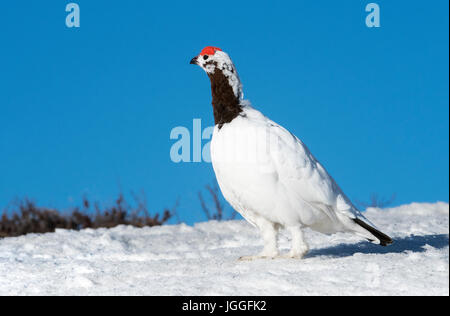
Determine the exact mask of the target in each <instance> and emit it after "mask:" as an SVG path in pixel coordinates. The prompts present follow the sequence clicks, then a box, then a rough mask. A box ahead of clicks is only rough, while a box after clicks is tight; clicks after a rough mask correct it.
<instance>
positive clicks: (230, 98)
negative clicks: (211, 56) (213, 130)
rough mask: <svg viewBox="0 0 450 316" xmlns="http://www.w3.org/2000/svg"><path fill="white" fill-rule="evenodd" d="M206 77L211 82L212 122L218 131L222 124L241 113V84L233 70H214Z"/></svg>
mask: <svg viewBox="0 0 450 316" xmlns="http://www.w3.org/2000/svg"><path fill="white" fill-rule="evenodd" d="M233 68H234V67H233ZM208 76H209V79H210V80H211V93H212V105H213V112H214V122H215V124H216V125H218V127H219V129H220V128H221V127H222V126H223V124H226V123H229V122H231V121H232V120H233V119H235V118H236V117H237V116H238V115H239V114H240V113H241V112H242V106H241V98H242V90H241V89H242V88H241V83H240V81H239V77H238V75H237V73H236V71H235V70H234V69H233V70H232V71H229V70H225V71H222V70H221V69H219V68H216V69H215V71H214V72H212V73H208Z"/></svg>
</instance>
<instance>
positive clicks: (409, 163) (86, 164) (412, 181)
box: [0, 0, 449, 223]
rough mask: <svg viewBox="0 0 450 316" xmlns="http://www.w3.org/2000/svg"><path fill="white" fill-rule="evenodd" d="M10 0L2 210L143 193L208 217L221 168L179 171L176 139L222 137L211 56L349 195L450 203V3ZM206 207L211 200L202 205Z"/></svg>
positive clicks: (188, 215) (3, 37)
mask: <svg viewBox="0 0 450 316" xmlns="http://www.w3.org/2000/svg"><path fill="white" fill-rule="evenodd" d="M74 2H76V3H78V4H79V6H80V8H81V27H80V28H72V29H69V28H67V27H66V26H65V18H66V15H67V13H66V12H65V5H66V4H67V3H69V1H45V2H42V1H25V2H23V1H22V2H17V1H9V2H7V3H4V4H3V5H2V10H1V11H0V110H1V111H0V209H2V208H3V207H4V206H6V205H8V203H9V202H11V201H12V200H13V199H14V198H16V197H25V196H27V197H30V198H33V199H35V200H36V201H37V202H38V203H39V204H41V205H46V206H52V207H58V208H62V209H68V208H70V207H71V206H74V205H78V204H80V199H81V197H82V196H83V195H87V196H88V197H90V198H91V199H93V200H98V201H101V202H102V203H105V204H108V203H111V202H112V201H113V200H114V198H115V197H116V195H117V193H118V192H119V191H120V190H122V191H123V192H125V193H129V192H131V191H134V192H141V191H144V192H145V194H146V196H147V200H148V204H149V207H150V209H151V210H152V211H160V210H162V208H163V207H166V206H167V207H170V206H172V205H173V204H175V201H176V199H177V198H179V199H180V207H179V210H178V213H179V216H180V218H181V219H182V220H184V221H187V222H188V223H192V222H194V221H198V220H203V219H204V217H203V213H202V211H201V208H200V203H199V201H198V198H197V192H198V191H199V190H202V189H203V188H204V186H205V185H206V184H210V183H213V181H214V173H213V170H212V166H211V164H209V163H180V164H175V163H173V162H172V161H171V160H170V155H169V152H170V147H171V146H172V145H173V143H174V141H173V140H170V138H169V135H170V131H171V130H172V128H174V127H176V126H185V127H187V128H189V129H190V130H191V131H192V121H193V119H194V118H200V119H201V120H202V124H203V127H206V126H210V125H212V124H213V117H212V109H211V104H210V101H211V96H210V90H209V81H208V78H207V76H206V75H205V74H204V73H203V72H202V71H201V70H200V69H199V68H196V67H194V66H192V65H189V61H190V59H191V58H192V57H194V56H195V55H196V54H198V53H199V52H200V50H201V49H202V48H203V47H204V46H208V45H214V46H218V47H221V48H222V49H223V50H225V51H226V52H228V53H229V54H230V56H231V57H232V59H233V60H234V62H235V64H236V66H237V69H238V71H239V74H240V77H241V80H242V81H243V84H244V92H245V95H246V97H247V98H248V99H250V100H251V102H252V103H253V105H254V106H255V107H256V108H258V109H259V110H261V111H262V112H263V113H265V114H266V115H267V116H269V117H270V118H271V119H273V120H275V121H276V122H278V123H280V124H282V125H283V126H285V127H286V128H288V129H289V130H290V131H292V132H293V133H295V134H296V135H297V136H298V137H300V138H301V139H302V140H303V141H304V142H305V143H306V144H307V145H308V147H309V148H310V149H311V151H312V152H313V154H314V155H315V156H316V157H317V158H318V159H319V161H321V162H322V164H323V165H324V166H325V167H326V168H327V170H328V171H329V172H330V173H331V175H332V176H333V177H334V178H335V179H336V181H337V182H338V183H339V185H340V186H341V187H342V188H343V189H344V191H345V192H346V193H347V195H348V196H349V197H350V198H351V199H353V200H367V199H368V198H369V196H370V194H371V193H373V192H376V193H378V194H379V195H381V196H387V197H388V196H390V195H391V194H393V193H396V194H397V198H396V200H395V204H403V203H409V202H412V201H418V202H423V201H428V202H434V201H437V200H441V201H448V194H449V193H448V192H449V138H448V137H449V136H448V131H449V103H448V102H449V94H448V84H449V82H448V81H449V73H448V69H449V64H448V55H449V51H448V47H449V45H448V35H449V34H448V9H449V8H448V1H443V0H439V1H433V3H432V5H431V4H430V3H428V2H426V1H399V0H396V1H377V3H378V4H379V6H380V9H381V27H380V28H367V27H366V25H365V17H366V15H367V13H366V12H365V10H364V8H365V6H366V4H367V3H369V2H370V1H356V0H354V1H350V0H345V1H317V0H307V1H292V2H283V1H278V2H274V1H257V2H256V1H255V2H245V3H243V2H241V1H226V2H223V1H221V2H216V1H199V2H192V1H180V2H177V1H175V2H174V1H171V2H164V1H159V2H153V1H152V2H150V1H120V2H115V1H101V0H98V1H87V0H80V1H74ZM204 194H206V193H205V192H204Z"/></svg>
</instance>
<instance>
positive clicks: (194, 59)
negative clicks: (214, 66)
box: [190, 56, 198, 65]
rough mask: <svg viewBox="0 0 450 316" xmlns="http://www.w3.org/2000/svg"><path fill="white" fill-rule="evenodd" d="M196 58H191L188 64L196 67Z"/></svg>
mask: <svg viewBox="0 0 450 316" xmlns="http://www.w3.org/2000/svg"><path fill="white" fill-rule="evenodd" d="M197 58H198V56H195V57H194V58H192V59H191V62H190V64H191V65H198V64H197Z"/></svg>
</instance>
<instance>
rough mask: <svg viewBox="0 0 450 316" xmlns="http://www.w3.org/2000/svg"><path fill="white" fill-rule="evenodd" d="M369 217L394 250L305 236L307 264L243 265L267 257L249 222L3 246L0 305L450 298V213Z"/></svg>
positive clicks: (402, 211)
mask: <svg viewBox="0 0 450 316" xmlns="http://www.w3.org/2000/svg"><path fill="white" fill-rule="evenodd" d="M365 214H366V216H367V217H368V218H369V219H370V220H372V221H373V222H374V223H376V224H377V226H378V227H379V228H382V230H383V231H384V232H386V233H388V234H389V235H391V236H392V237H393V238H394V239H395V243H394V244H393V245H392V246H390V247H380V246H377V245H373V244H370V243H368V242H365V241H362V240H360V239H359V238H357V237H354V236H351V235H346V234H337V235H333V236H325V235H321V234H319V233H315V232H312V231H308V232H307V238H308V240H309V242H310V246H311V252H310V253H309V254H308V255H307V256H306V258H305V259H303V260H294V259H275V260H257V261H251V262H246V261H243V262H241V261H238V260H237V259H238V258H239V257H240V256H242V255H249V254H255V253H257V252H258V251H259V250H260V249H261V247H262V241H261V240H260V239H259V236H258V233H257V231H256V229H255V228H253V227H252V226H251V225H250V224H248V223H246V222H244V221H229V222H206V223H201V224H197V225H195V226H194V227H191V226H187V225H183V224H182V225H174V226H161V227H153V228H142V229H138V228H133V227H127V226H120V227H116V228H114V229H99V230H92V229H86V230H83V231H80V232H75V231H67V230H59V231H57V232H56V233H51V234H43V235H36V234H32V235H27V236H22V237H17V238H5V239H1V240H0V295H49V294H50V295H55V294H56V295H69V294H70V295H313V294H318V295H380V294H381V295H407V294H409V295H449V205H448V203H435V204H424V203H422V204H419V203H413V204H410V205H404V206H400V207H396V208H390V209H384V210H380V209H369V210H368V211H367V212H366V213H365ZM280 244H281V246H282V248H283V249H284V250H285V251H287V249H288V247H289V240H288V238H287V237H286V236H285V235H283V236H282V237H281V238H280Z"/></svg>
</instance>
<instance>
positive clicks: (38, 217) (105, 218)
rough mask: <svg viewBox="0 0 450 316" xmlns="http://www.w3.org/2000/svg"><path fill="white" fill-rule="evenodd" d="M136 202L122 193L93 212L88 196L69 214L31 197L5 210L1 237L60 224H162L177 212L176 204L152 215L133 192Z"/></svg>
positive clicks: (69, 226) (0, 222)
mask: <svg viewBox="0 0 450 316" xmlns="http://www.w3.org/2000/svg"><path fill="white" fill-rule="evenodd" d="M134 198H135V201H136V204H137V205H136V206H135V207H132V206H130V205H129V204H128V203H126V201H125V198H124V196H123V194H120V195H119V197H118V198H117V200H116V201H115V204H114V205H113V206H111V207H106V208H103V209H102V208H100V207H99V205H98V203H96V204H95V205H94V207H95V213H94V214H92V212H90V206H91V203H90V202H89V200H88V199H87V198H84V199H83V208H82V209H80V208H78V207H76V208H74V209H73V210H72V211H71V212H70V214H68V215H63V214H62V213H60V212H58V211H57V210H53V209H49V208H45V207H37V206H36V204H35V203H34V202H33V201H31V200H28V199H25V200H23V201H19V202H18V203H16V207H18V210H17V209H15V210H14V209H13V210H12V212H11V213H12V215H10V216H8V215H7V214H6V212H5V213H4V214H3V216H2V217H1V220H0V238H1V237H14V236H20V235H25V234H29V233H47V232H54V231H55V229H57V228H62V229H74V230H80V229H83V228H101V227H105V228H111V227H115V226H117V225H131V226H135V227H145V226H157V225H163V224H164V223H165V222H167V221H168V220H169V219H170V218H171V217H172V216H173V215H174V213H175V208H176V206H175V207H174V208H173V209H172V210H169V209H165V210H164V211H163V213H162V216H161V217H160V214H156V215H154V216H150V214H149V212H148V209H147V206H146V203H145V202H142V199H139V198H137V197H136V196H134Z"/></svg>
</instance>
